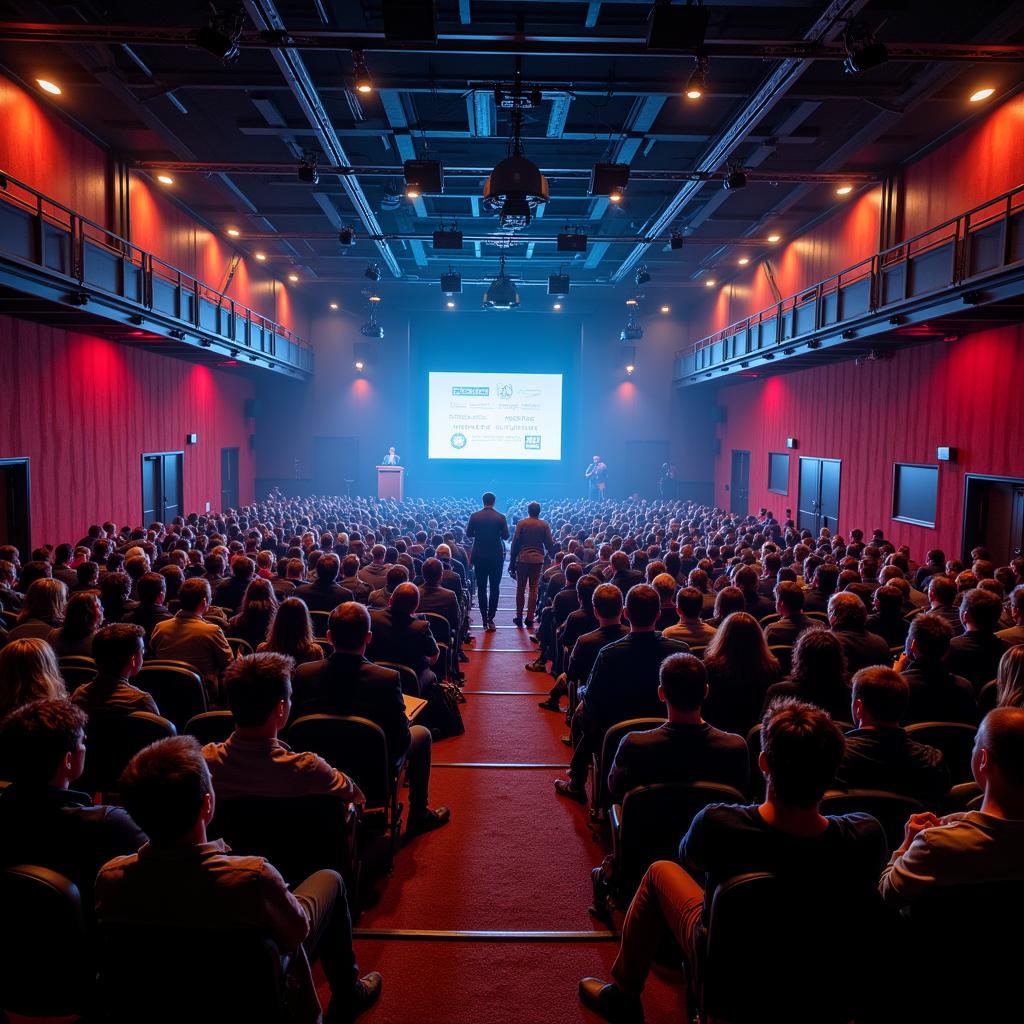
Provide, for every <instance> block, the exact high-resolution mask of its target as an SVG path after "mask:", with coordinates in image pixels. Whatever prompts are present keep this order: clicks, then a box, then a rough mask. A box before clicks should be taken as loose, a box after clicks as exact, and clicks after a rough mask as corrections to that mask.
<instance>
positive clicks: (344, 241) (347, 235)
mask: <svg viewBox="0 0 1024 1024" xmlns="http://www.w3.org/2000/svg"><path fill="white" fill-rule="evenodd" d="M355 244H356V233H355V232H354V231H353V230H352V229H351V228H342V229H341V230H340V231H339V232H338V245H344V246H346V247H347V246H350V245H355Z"/></svg>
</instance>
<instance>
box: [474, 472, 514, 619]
mask: <svg viewBox="0 0 1024 1024" xmlns="http://www.w3.org/2000/svg"><path fill="white" fill-rule="evenodd" d="M495 501H496V499H495V497H494V495H493V494H491V492H490V491H488V492H487V493H486V494H485V495H484V496H483V504H484V507H483V508H482V509H479V510H478V511H476V512H474V513H473V514H472V515H471V516H470V517H469V522H468V523H467V524H466V536H467V537H470V538H472V540H473V549H472V551H471V552H470V558H471V559H472V564H473V573H474V575H475V576H476V591H477V605H478V607H479V608H480V616H481V618H482V619H483V620H484V628H485V629H486V630H487V631H488V632H489V633H490V632H493V631H494V616H495V615H496V614H497V611H498V591H499V589H500V588H501V570H502V566H503V565H504V564H505V544H504V541H506V540H508V520H507V519H506V518H505V516H504V515H503V514H502V513H501V512H499V511H498V510H497V509H496V508H495V507H494V502H495Z"/></svg>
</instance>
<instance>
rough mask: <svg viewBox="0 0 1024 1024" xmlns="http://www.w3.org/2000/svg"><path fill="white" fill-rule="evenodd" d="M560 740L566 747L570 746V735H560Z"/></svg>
mask: <svg viewBox="0 0 1024 1024" xmlns="http://www.w3.org/2000/svg"><path fill="white" fill-rule="evenodd" d="M562 742H563V743H564V744H565V745H566V746H567V747H571V746H572V737H571V736H563V737H562Z"/></svg>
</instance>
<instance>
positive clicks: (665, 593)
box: [651, 572, 676, 608]
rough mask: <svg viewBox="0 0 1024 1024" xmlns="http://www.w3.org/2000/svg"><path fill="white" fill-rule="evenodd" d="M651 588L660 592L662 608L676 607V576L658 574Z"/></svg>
mask: <svg viewBox="0 0 1024 1024" xmlns="http://www.w3.org/2000/svg"><path fill="white" fill-rule="evenodd" d="M651 586H652V587H654V589H655V590H656V591H657V592H658V600H660V601H661V606H662V608H674V607H675V595H676V581H675V577H674V576H669V574H668V573H667V572H662V573H658V575H657V576H655V577H654V579H653V580H651Z"/></svg>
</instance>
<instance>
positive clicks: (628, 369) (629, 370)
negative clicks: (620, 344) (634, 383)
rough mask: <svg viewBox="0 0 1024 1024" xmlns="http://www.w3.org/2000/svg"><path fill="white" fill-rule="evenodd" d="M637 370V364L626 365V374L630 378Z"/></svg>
mask: <svg viewBox="0 0 1024 1024" xmlns="http://www.w3.org/2000/svg"><path fill="white" fill-rule="evenodd" d="M635 369H636V364H635V363H626V373H627V375H628V376H630V377H632V376H633V371H634V370H635Z"/></svg>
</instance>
